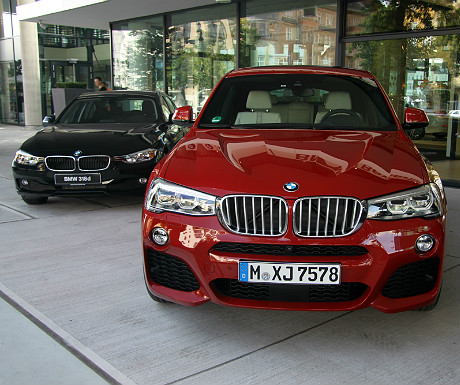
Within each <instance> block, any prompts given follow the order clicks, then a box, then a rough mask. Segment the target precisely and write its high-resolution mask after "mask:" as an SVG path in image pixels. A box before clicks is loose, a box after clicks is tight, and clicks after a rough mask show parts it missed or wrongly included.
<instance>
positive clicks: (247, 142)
mask: <svg viewBox="0 0 460 385" xmlns="http://www.w3.org/2000/svg"><path fill="white" fill-rule="evenodd" d="M169 159H170V160H169V164H168V166H167V171H166V174H165V178H166V179H167V180H170V181H172V182H176V183H179V184H181V185H185V186H188V187H191V188H194V189H197V190H200V191H204V192H208V193H211V194H215V195H217V196H223V195H226V194H232V193H236V194H241V193H248V194H264V195H275V196H282V197H285V198H286V199H291V198H292V199H295V198H297V197H300V196H316V195H332V196H333V195H339V196H354V197H357V198H359V199H366V198H369V197H373V196H378V195H383V194H386V193H389V192H394V191H399V190H404V189H407V188H411V187H414V186H417V185H420V184H422V183H423V182H424V181H423V176H424V174H423V172H422V169H421V166H420V164H421V158H420V154H419V153H418V151H417V150H416V149H415V147H414V146H413V144H412V143H411V142H410V141H408V140H407V139H405V138H404V137H403V136H401V135H400V133H399V132H398V131H393V132H361V131H326V130H244V129H243V130H230V129H229V130H196V131H195V135H190V136H188V139H187V140H185V141H183V142H181V143H180V144H179V146H178V147H177V148H176V150H175V152H174V154H173V155H172V156H171V157H170V158H169ZM288 182H295V183H297V184H298V185H299V189H298V190H297V191H295V192H286V191H285V190H284V189H283V185H284V184H285V183H288Z"/></svg>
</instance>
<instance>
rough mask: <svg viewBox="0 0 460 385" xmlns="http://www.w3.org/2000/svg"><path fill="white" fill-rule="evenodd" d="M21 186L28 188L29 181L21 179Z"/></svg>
mask: <svg viewBox="0 0 460 385" xmlns="http://www.w3.org/2000/svg"><path fill="white" fill-rule="evenodd" d="M21 184H22V185H23V186H28V185H29V181H28V180H27V179H21Z"/></svg>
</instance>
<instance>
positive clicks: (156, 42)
mask: <svg viewBox="0 0 460 385" xmlns="http://www.w3.org/2000/svg"><path fill="white" fill-rule="evenodd" d="M163 38H164V34H163V18H162V17H153V18H148V19H143V20H136V21H128V22H125V23H118V24H116V25H114V26H113V28H112V42H113V43H112V45H113V51H112V55H113V74H114V77H113V86H114V88H115V89H134V90H157V89H164V81H163V68H164V59H163V57H164V55H163Z"/></svg>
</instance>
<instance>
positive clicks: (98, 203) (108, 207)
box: [80, 198, 112, 209]
mask: <svg viewBox="0 0 460 385" xmlns="http://www.w3.org/2000/svg"><path fill="white" fill-rule="evenodd" d="M80 200H82V201H84V202H89V203H92V204H95V205H99V206H102V207H105V208H106V209H111V208H112V206H110V205H108V204H107V203H102V202H97V201H93V200H92V199H83V198H80Z"/></svg>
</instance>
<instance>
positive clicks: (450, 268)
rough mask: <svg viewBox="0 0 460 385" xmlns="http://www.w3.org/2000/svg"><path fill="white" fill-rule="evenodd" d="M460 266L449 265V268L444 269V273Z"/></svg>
mask: <svg viewBox="0 0 460 385" xmlns="http://www.w3.org/2000/svg"><path fill="white" fill-rule="evenodd" d="M459 266H460V264H458V265H455V266H452V267H449V268H448V269H447V270H444V271H443V272H442V273H443V274H444V273H447V272H448V271H451V270H454V269H456V268H457V267H459Z"/></svg>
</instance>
